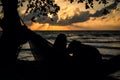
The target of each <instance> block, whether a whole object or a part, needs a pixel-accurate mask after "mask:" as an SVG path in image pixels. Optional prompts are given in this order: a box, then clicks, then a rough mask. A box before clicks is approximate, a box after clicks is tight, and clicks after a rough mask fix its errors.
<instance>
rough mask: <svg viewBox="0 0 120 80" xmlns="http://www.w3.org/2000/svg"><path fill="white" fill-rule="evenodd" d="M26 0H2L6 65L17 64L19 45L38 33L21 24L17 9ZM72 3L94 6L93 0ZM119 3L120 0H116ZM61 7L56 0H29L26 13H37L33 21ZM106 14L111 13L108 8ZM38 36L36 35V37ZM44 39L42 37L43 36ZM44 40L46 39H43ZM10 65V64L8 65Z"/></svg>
mask: <svg viewBox="0 0 120 80" xmlns="http://www.w3.org/2000/svg"><path fill="white" fill-rule="evenodd" d="M25 1H26V0H12V1H11V0H1V4H0V6H1V5H2V6H3V11H4V17H3V18H2V19H1V20H0V26H1V28H2V29H3V34H2V36H1V38H0V61H1V62H2V63H3V62H4V63H5V64H4V65H5V66H7V65H10V64H12V66H13V64H15V61H16V59H17V56H16V53H17V51H18V49H19V46H20V45H21V44H23V43H25V42H26V41H28V40H30V39H32V40H34V36H35V35H36V34H35V33H34V32H32V31H31V30H29V29H28V28H27V26H25V25H22V24H21V20H20V17H19V14H18V11H17V8H18V7H19V6H23V2H25ZM68 1H70V3H72V2H74V1H77V2H78V3H85V7H86V9H88V8H90V7H91V8H93V7H94V4H93V0H68ZM96 1H97V2H99V4H105V5H106V4H107V3H108V0H96ZM114 1H115V2H114V3H115V4H116V5H117V4H118V2H120V0H114ZM59 10H60V7H59V6H58V5H57V4H55V1H54V0H28V4H27V9H26V13H28V14H30V13H32V12H35V13H37V15H36V16H33V17H32V19H31V20H32V21H36V17H39V16H40V15H42V16H48V14H50V15H53V16H55V15H57V12H58V11H59ZM104 13H105V14H107V13H109V12H108V10H107V9H105V11H104ZM35 38H36V37H35ZM41 39H42V38H41ZM43 40H44V39H43ZM8 67H9V66H8Z"/></svg>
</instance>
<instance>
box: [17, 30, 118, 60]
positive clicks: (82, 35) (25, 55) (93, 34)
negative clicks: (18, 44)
mask: <svg viewBox="0 0 120 80" xmlns="http://www.w3.org/2000/svg"><path fill="white" fill-rule="evenodd" d="M35 32H36V33H37V34H39V35H40V36H42V37H43V38H45V39H46V40H48V41H49V42H51V43H54V41H55V39H56V37H57V35H58V34H60V33H63V34H65V35H66V36H67V41H68V42H67V44H69V43H70V42H71V41H72V40H77V41H80V42H82V43H83V44H87V45H91V46H94V47H96V48H97V49H98V50H99V52H100V53H101V54H102V55H103V59H110V58H111V57H113V56H116V55H118V54H120V31H35ZM18 59H23V60H34V58H33V55H32V52H31V50H30V46H29V43H26V44H24V45H22V49H21V51H20V54H19V57H18Z"/></svg>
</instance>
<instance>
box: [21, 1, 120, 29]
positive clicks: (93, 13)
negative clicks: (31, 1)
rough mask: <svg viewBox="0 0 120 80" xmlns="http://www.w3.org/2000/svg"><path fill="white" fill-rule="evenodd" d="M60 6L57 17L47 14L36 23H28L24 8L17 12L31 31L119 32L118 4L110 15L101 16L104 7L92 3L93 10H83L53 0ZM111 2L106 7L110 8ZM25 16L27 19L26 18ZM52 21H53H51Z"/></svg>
mask: <svg viewBox="0 0 120 80" xmlns="http://www.w3.org/2000/svg"><path fill="white" fill-rule="evenodd" d="M55 3H57V4H58V5H59V6H60V11H59V12H58V15H57V16H53V15H51V14H48V17H49V18H47V17H42V16H41V18H40V19H39V20H38V22H36V23H34V22H31V21H30V17H31V16H32V14H31V15H24V13H25V6H26V4H27V3H25V4H24V7H23V8H21V9H20V10H19V12H20V15H22V16H23V15H24V19H25V23H26V24H27V25H28V27H29V28H30V29H31V30H120V4H118V5H117V7H116V9H111V12H110V14H108V15H102V13H101V11H102V10H103V9H104V5H98V3H96V2H94V6H95V7H94V8H90V9H85V5H84V4H82V3H80V4H77V2H73V3H72V4H71V3H69V2H67V1H64V0H55ZM112 3H113V1H111V2H109V4H108V5H106V7H108V8H109V7H110V8H111V6H112ZM26 16H27V17H26ZM51 19H53V21H51Z"/></svg>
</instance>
